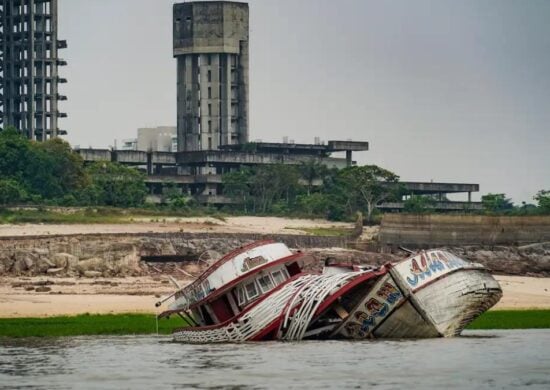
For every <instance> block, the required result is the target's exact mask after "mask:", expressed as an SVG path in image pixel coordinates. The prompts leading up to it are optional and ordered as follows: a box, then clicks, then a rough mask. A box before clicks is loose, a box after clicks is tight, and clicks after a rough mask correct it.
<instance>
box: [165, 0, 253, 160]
mask: <svg viewBox="0 0 550 390" xmlns="http://www.w3.org/2000/svg"><path fill="white" fill-rule="evenodd" d="M174 57H175V58H176V59H177V61H178V66H177V67H178V70H177V72H178V77H177V79H178V120H177V124H178V151H198V150H214V149H217V148H218V146H220V145H231V144H238V143H245V142H248V4H246V3H235V2H228V1H195V2H189V3H181V4H174Z"/></svg>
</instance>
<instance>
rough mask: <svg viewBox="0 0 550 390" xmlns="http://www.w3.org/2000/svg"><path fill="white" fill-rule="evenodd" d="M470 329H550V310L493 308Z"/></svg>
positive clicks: (471, 325)
mask: <svg viewBox="0 0 550 390" xmlns="http://www.w3.org/2000/svg"><path fill="white" fill-rule="evenodd" d="M468 329H550V310H535V309H533V310H492V311H488V312H486V313H484V314H483V315H481V316H480V317H479V318H477V319H476V320H475V321H474V322H472V323H471V324H470V326H468Z"/></svg>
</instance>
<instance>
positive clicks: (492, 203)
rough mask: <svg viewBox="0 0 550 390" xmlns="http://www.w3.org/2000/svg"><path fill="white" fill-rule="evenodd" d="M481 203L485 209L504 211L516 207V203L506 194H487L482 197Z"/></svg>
mask: <svg viewBox="0 0 550 390" xmlns="http://www.w3.org/2000/svg"><path fill="white" fill-rule="evenodd" d="M481 204H482V205H483V209H484V210H485V211H488V212H491V213H502V212H505V211H510V210H513V209H514V204H513V203H512V201H511V200H510V199H508V198H506V195H505V194H491V193H489V194H487V195H483V196H482V197H481Z"/></svg>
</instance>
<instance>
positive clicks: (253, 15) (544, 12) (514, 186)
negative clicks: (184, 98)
mask: <svg viewBox="0 0 550 390" xmlns="http://www.w3.org/2000/svg"><path fill="white" fill-rule="evenodd" d="M173 3H174V1H169V0H59V16H60V20H59V38H60V39H67V40H68V45H69V47H68V49H65V50H63V51H61V54H60V56H62V57H63V58H65V59H66V60H67V61H68V63H69V65H68V66H67V67H64V68H62V70H61V72H62V76H64V77H67V78H68V84H65V85H62V87H61V88H62V91H63V92H64V93H65V94H66V95H68V99H69V100H68V101H67V102H62V109H63V110H64V111H66V112H67V113H68V115H69V117H68V118H67V119H63V120H62V121H61V127H62V128H64V129H66V130H68V131H69V135H68V136H67V139H68V140H69V141H70V142H71V143H72V144H73V145H80V146H82V147H87V146H93V147H106V146H109V145H113V140H114V139H115V138H116V139H119V140H120V139H123V138H132V137H136V130H137V128H138V127H145V126H159V125H175V123H176V61H175V60H174V59H173V58H172V52H171V50H172V41H171V40H172V22H171V17H172V15H171V14H172V4H173ZM249 4H250V25H251V27H250V36H251V38H250V39H251V49H250V50H251V53H250V55H251V57H250V115H251V121H250V126H251V127H250V133H251V140H256V139H261V140H263V141H276V142H280V141H281V140H282V137H283V136H289V138H291V139H294V140H295V141H296V142H313V139H314V137H315V136H319V137H321V139H324V140H330V139H344V140H345V139H348V138H350V139H354V140H359V141H369V142H370V145H371V150H370V151H368V152H362V153H357V154H355V155H354V158H356V159H357V161H358V162H359V163H360V164H378V165H381V166H383V167H385V168H387V169H390V170H392V171H394V172H396V173H397V174H398V175H400V176H401V178H402V179H403V180H421V181H430V180H433V181H443V182H468V183H479V184H480V185H481V193H482V194H484V193H488V192H499V193H500V192H504V193H506V194H507V195H508V196H510V197H512V198H513V200H514V201H516V202H520V201H527V202H533V200H532V197H533V195H534V194H535V193H536V192H537V191H538V190H540V189H543V188H546V189H550V1H547V0H522V1H520V0H514V1H505V0H499V1H496V0H494V1H483V0H472V1H466V0H461V1H454V0H451V1H443V0H433V1H428V0H415V1H409V0H403V1H381V0H377V1H367V0H338V1H335V0H318V1H314V0H277V1H271V0H269V1H268V0H253V1H250V2H249Z"/></svg>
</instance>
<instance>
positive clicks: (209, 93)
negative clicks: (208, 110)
mask: <svg viewBox="0 0 550 390" xmlns="http://www.w3.org/2000/svg"><path fill="white" fill-rule="evenodd" d="M208 99H212V88H210V87H208Z"/></svg>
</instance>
